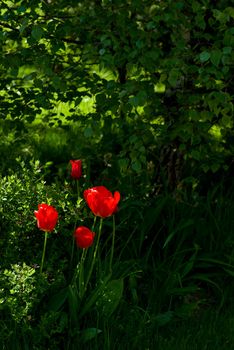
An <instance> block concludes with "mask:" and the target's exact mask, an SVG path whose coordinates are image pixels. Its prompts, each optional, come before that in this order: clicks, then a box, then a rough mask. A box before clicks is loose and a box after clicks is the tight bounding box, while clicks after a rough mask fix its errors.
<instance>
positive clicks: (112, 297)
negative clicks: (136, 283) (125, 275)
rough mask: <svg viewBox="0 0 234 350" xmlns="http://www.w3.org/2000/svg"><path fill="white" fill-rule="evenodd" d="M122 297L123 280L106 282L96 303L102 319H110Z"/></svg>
mask: <svg viewBox="0 0 234 350" xmlns="http://www.w3.org/2000/svg"><path fill="white" fill-rule="evenodd" d="M122 295H123V279H122V278H121V279H118V280H112V281H110V282H108V284H107V285H106V287H105V288H104V289H103V291H102V292H101V294H100V295H99V298H98V300H97V302H96V305H97V308H98V310H99V312H100V313H101V314H102V315H103V316H104V317H107V318H108V317H110V316H111V315H112V313H113V312H114V311H115V309H116V308H117V306H118V304H119V302H120V300H121V298H122Z"/></svg>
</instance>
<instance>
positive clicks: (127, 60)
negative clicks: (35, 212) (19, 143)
mask: <svg viewBox="0 0 234 350" xmlns="http://www.w3.org/2000/svg"><path fill="white" fill-rule="evenodd" d="M233 18H234V8H233V7H231V6H230V3H229V2H228V1H226V0H221V1H211V0H201V1H196V0H189V1H187V2H186V3H185V2H181V1H179V0H177V1H171V0H164V1H157V2H155V3H152V1H149V0H141V1H140V0H128V1H126V2H122V1H119V0H112V1H107V0H100V1H91V0H88V1H87V0H85V1H72V0H70V1H65V0H58V1H54V0H44V1H40V2H38V1H34V0H30V1H29V0H20V1H9V0H3V1H2V2H1V8H0V41H1V46H0V47H1V56H0V57H1V58H0V89H1V92H0V94H1V100H2V101H1V118H2V119H3V120H4V121H5V122H4V123H7V125H9V126H10V127H13V128H15V129H16V131H18V132H19V133H22V130H24V131H25V125H27V124H31V123H33V122H34V120H35V119H36V117H37V118H38V117H40V118H41V119H40V120H41V121H43V122H44V123H47V124H48V125H49V126H53V125H59V126H60V127H63V125H64V124H66V122H72V123H77V122H78V123H79V125H80V128H81V130H83V135H84V137H85V138H86V139H88V141H90V140H95V141H92V142H94V143H95V142H96V143H98V146H97V147H99V148H98V149H99V151H100V154H101V156H102V157H104V156H105V155H106V154H107V155H108V154H109V155H110V158H111V160H113V159H114V158H113V157H114V155H117V164H118V171H119V172H120V173H122V174H123V173H126V172H129V171H130V172H132V173H133V174H134V173H136V174H138V175H139V174H141V171H142V169H145V168H146V167H147V166H148V168H149V166H150V164H151V163H150V162H152V164H154V170H153V171H154V173H155V174H161V175H160V176H161V177H162V174H164V175H163V176H166V178H167V181H168V183H169V184H170V185H171V186H172V187H173V188H174V187H176V186H178V184H179V182H180V181H181V177H183V176H185V175H182V169H183V167H182V165H183V164H187V165H188V167H187V168H189V171H190V174H191V173H192V174H193V173H194V174H196V176H197V174H198V173H199V172H201V171H204V172H207V171H210V170H211V171H213V172H216V171H217V170H218V169H220V167H223V166H224V167H227V166H228V165H229V158H230V157H231V154H232V151H233V140H234V138H233V137H234V135H233V86H232V78H233V61H234V60H233V47H234V30H233V27H232V23H233ZM85 101H89V108H87V110H86V111H85V112H84V108H82V106H83V104H84V103H85ZM59 103H60V104H61V103H63V104H65V105H66V106H67V112H66V113H63V111H61V113H59V111H58V109H57V110H55V107H56V106H58V104H59ZM187 168H186V169H187ZM154 181H156V182H157V181H160V182H161V181H162V178H161V180H158V179H157V176H156V175H154Z"/></svg>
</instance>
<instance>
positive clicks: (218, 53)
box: [210, 50, 222, 67]
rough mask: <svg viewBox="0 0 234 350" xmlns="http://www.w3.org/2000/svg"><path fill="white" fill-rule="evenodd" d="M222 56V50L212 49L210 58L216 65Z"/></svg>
mask: <svg viewBox="0 0 234 350" xmlns="http://www.w3.org/2000/svg"><path fill="white" fill-rule="evenodd" d="M221 58H222V52H221V51H220V50H214V51H212V52H211V56H210V60H211V62H212V63H213V65H215V66H216V67H218V65H219V63H220V60H221Z"/></svg>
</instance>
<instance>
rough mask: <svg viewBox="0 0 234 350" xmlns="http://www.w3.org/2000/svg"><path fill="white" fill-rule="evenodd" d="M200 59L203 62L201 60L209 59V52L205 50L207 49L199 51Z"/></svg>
mask: <svg viewBox="0 0 234 350" xmlns="http://www.w3.org/2000/svg"><path fill="white" fill-rule="evenodd" d="M199 57H200V61H201V62H202V63H203V62H206V61H208V60H209V58H210V53H209V52H207V51H203V52H201V53H200V56H199Z"/></svg>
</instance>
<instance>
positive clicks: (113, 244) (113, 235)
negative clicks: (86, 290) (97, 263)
mask: <svg viewBox="0 0 234 350" xmlns="http://www.w3.org/2000/svg"><path fill="white" fill-rule="evenodd" d="M114 247H115V216H114V215H113V231H112V244H111V254H110V265H109V272H110V275H111V274H112V262H113V255H114Z"/></svg>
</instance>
